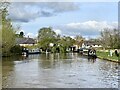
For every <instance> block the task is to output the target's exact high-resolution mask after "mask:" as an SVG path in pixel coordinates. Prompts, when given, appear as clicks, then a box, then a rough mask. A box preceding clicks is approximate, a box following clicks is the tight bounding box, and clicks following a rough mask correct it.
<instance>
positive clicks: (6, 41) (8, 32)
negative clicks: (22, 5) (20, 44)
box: [1, 8, 15, 56]
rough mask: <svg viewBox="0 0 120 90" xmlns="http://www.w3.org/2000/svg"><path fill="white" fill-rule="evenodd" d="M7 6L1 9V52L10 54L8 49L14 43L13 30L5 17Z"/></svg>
mask: <svg viewBox="0 0 120 90" xmlns="http://www.w3.org/2000/svg"><path fill="white" fill-rule="evenodd" d="M7 15H8V12H7V8H4V10H3V11H2V31H1V33H2V54H3V55H5V56H6V55H10V49H11V47H13V46H14V45H15V31H14V28H13V26H12V23H11V20H10V19H7V18H6V17H7Z"/></svg>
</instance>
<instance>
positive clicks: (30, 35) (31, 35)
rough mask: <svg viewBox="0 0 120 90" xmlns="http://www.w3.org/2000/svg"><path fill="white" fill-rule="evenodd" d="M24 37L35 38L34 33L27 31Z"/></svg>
mask: <svg viewBox="0 0 120 90" xmlns="http://www.w3.org/2000/svg"><path fill="white" fill-rule="evenodd" d="M25 37H30V38H35V35H34V34H33V33H27V34H26V35H25Z"/></svg>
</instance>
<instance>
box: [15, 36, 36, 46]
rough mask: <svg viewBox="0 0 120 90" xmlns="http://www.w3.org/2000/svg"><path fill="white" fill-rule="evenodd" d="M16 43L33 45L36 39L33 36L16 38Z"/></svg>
mask: <svg viewBox="0 0 120 90" xmlns="http://www.w3.org/2000/svg"><path fill="white" fill-rule="evenodd" d="M16 45H20V46H24V47H26V46H34V45H36V40H35V39H33V38H29V37H28V38H16Z"/></svg>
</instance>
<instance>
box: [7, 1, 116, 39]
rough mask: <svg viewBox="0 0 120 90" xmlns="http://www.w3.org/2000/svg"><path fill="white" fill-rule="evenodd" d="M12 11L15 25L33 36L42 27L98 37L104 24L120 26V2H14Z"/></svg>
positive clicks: (70, 33)
mask: <svg viewBox="0 0 120 90" xmlns="http://www.w3.org/2000/svg"><path fill="white" fill-rule="evenodd" d="M8 11H9V16H8V18H10V19H11V20H12V21H13V25H14V26H20V27H21V28H20V31H23V32H24V33H25V36H26V37H27V36H29V37H33V38H35V37H37V34H38V30H39V29H40V28H42V27H52V29H53V30H54V31H55V32H56V33H57V34H60V35H61V36H64V35H65V36H71V37H75V36H76V35H82V36H83V37H85V38H97V37H100V32H101V30H103V29H104V28H117V26H118V3H117V2H12V3H11V5H10V7H9V9H8ZM20 31H18V32H20Z"/></svg>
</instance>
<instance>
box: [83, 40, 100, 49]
mask: <svg viewBox="0 0 120 90" xmlns="http://www.w3.org/2000/svg"><path fill="white" fill-rule="evenodd" d="M90 46H92V47H94V48H102V45H101V44H100V42H97V41H91V40H87V41H84V43H83V44H82V48H89V47H90Z"/></svg>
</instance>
